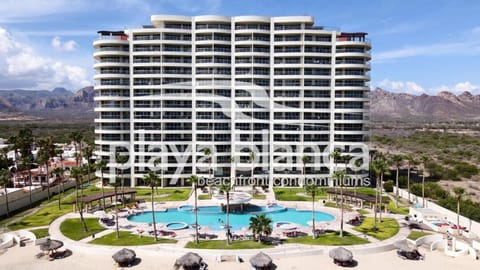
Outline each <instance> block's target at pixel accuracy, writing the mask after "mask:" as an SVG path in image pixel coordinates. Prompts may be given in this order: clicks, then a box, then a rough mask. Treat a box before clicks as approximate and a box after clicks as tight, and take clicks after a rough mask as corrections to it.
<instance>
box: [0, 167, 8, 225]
mask: <svg viewBox="0 0 480 270" xmlns="http://www.w3.org/2000/svg"><path fill="white" fill-rule="evenodd" d="M9 184H10V172H9V171H8V169H3V168H2V169H0V185H1V186H3V188H4V191H5V206H6V207H7V217H10V207H9V205H8V191H7V186H8V185H9Z"/></svg>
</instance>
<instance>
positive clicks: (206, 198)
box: [198, 194, 211, 200]
mask: <svg viewBox="0 0 480 270" xmlns="http://www.w3.org/2000/svg"><path fill="white" fill-rule="evenodd" d="M198 199H199V200H210V199H211V198H210V195H208V194H200V195H198Z"/></svg>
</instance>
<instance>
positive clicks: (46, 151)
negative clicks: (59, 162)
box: [38, 137, 56, 201]
mask: <svg viewBox="0 0 480 270" xmlns="http://www.w3.org/2000/svg"><path fill="white" fill-rule="evenodd" d="M38 144H39V146H40V152H39V159H40V160H39V161H38V163H39V164H44V165H45V169H46V173H45V175H46V178H47V198H48V201H50V181H49V180H50V179H49V177H50V174H49V172H48V164H49V163H50V159H51V158H53V157H55V155H56V151H55V150H56V149H55V144H54V143H53V138H52V137H47V138H46V139H43V140H40V141H39V143H38Z"/></svg>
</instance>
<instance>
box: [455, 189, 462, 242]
mask: <svg viewBox="0 0 480 270" xmlns="http://www.w3.org/2000/svg"><path fill="white" fill-rule="evenodd" d="M453 193H455V198H456V199H457V234H460V203H461V202H462V197H463V195H465V189H464V188H461V187H455V188H454V189H453Z"/></svg>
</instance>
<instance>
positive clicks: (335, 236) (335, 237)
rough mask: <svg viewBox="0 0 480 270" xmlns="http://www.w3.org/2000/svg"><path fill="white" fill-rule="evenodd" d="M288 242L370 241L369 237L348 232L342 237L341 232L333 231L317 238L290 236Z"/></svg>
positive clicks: (340, 243) (344, 243)
mask: <svg viewBox="0 0 480 270" xmlns="http://www.w3.org/2000/svg"><path fill="white" fill-rule="evenodd" d="M286 243H295V244H304V245H323V246H349V245H361V244H367V243H370V242H369V241H368V240H367V239H365V238H362V237H358V236H355V235H352V234H350V233H348V232H345V231H344V232H343V237H340V232H339V231H336V232H331V233H325V234H321V235H319V236H318V237H317V238H316V239H312V237H311V236H302V237H295V238H289V239H287V240H286Z"/></svg>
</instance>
